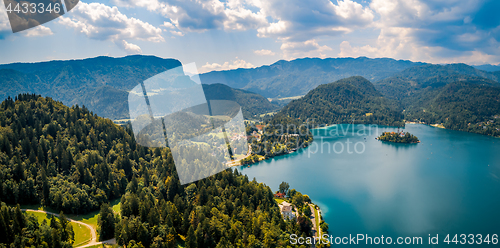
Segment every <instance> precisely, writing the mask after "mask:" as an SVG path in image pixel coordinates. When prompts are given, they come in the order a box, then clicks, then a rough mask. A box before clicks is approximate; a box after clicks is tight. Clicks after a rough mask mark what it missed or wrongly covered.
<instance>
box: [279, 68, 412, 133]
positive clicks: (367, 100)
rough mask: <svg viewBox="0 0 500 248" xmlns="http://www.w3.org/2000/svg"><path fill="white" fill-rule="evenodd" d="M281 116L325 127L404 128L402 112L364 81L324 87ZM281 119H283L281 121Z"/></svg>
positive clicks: (361, 78) (307, 95)
mask: <svg viewBox="0 0 500 248" xmlns="http://www.w3.org/2000/svg"><path fill="white" fill-rule="evenodd" d="M277 115H278V116H280V115H281V116H285V117H291V118H296V119H300V120H301V121H303V122H305V121H308V122H310V123H316V125H321V124H338V123H352V122H354V123H356V124H379V125H387V126H404V122H403V114H402V109H400V107H399V105H398V103H397V102H396V101H394V100H390V99H387V98H385V97H383V96H382V94H381V93H380V92H378V91H377V90H376V89H375V87H374V86H373V84H372V83H370V81H368V80H366V79H365V78H363V77H350V78H346V79H341V80H338V81H336V82H333V83H329V84H323V85H320V86H318V87H317V88H316V89H314V90H311V91H310V92H309V93H307V94H306V95H305V96H304V97H302V98H300V99H297V100H294V101H292V102H291V103H289V104H288V105H287V106H286V107H284V108H283V109H282V110H281V111H280V112H279V113H278V114H277ZM278 118H279V117H278Z"/></svg>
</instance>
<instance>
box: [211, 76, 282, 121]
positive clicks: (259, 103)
mask: <svg viewBox="0 0 500 248" xmlns="http://www.w3.org/2000/svg"><path fill="white" fill-rule="evenodd" d="M203 91H204V92H205V97H206V98H207V100H210V99H219V100H232V101H236V102H237V103H238V104H239V105H240V106H241V108H242V111H243V117H245V119H252V118H256V119H258V117H259V116H260V115H261V114H266V113H269V112H273V111H277V110H279V108H280V107H279V106H278V105H276V104H273V103H271V102H270V101H269V100H268V99H267V98H265V97H263V96H261V95H259V94H256V93H253V92H249V91H246V90H240V89H233V88H231V87H229V86H227V85H224V84H203Z"/></svg>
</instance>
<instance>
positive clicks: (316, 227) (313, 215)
mask: <svg viewBox="0 0 500 248" xmlns="http://www.w3.org/2000/svg"><path fill="white" fill-rule="evenodd" d="M309 208H311V216H310V219H311V222H312V223H313V230H314V231H313V235H314V236H317V237H321V227H320V226H319V223H320V220H321V215H320V214H321V213H320V212H319V211H318V210H316V208H315V207H314V205H313V204H309ZM316 213H317V214H318V217H317V219H316Z"/></svg>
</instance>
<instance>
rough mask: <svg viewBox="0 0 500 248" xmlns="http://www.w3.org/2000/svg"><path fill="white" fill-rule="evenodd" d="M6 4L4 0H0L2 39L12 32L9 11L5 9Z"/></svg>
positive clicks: (0, 31)
mask: <svg viewBox="0 0 500 248" xmlns="http://www.w3.org/2000/svg"><path fill="white" fill-rule="evenodd" d="M4 6H5V5H4V4H3V1H2V0H0V40H1V39H3V38H5V37H6V36H7V35H10V34H12V31H11V29H10V24H9V17H8V16H7V11H5V8H4Z"/></svg>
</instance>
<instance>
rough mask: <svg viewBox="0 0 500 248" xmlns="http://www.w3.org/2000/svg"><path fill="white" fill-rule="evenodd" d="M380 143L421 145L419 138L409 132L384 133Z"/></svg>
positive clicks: (379, 138)
mask: <svg viewBox="0 0 500 248" xmlns="http://www.w3.org/2000/svg"><path fill="white" fill-rule="evenodd" d="M377 139H378V140H380V141H387V142H392V143H419V142H420V141H419V140H418V138H417V136H415V135H413V134H411V133H408V132H401V133H397V132H383V133H382V134H381V135H380V136H379V137H377Z"/></svg>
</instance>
